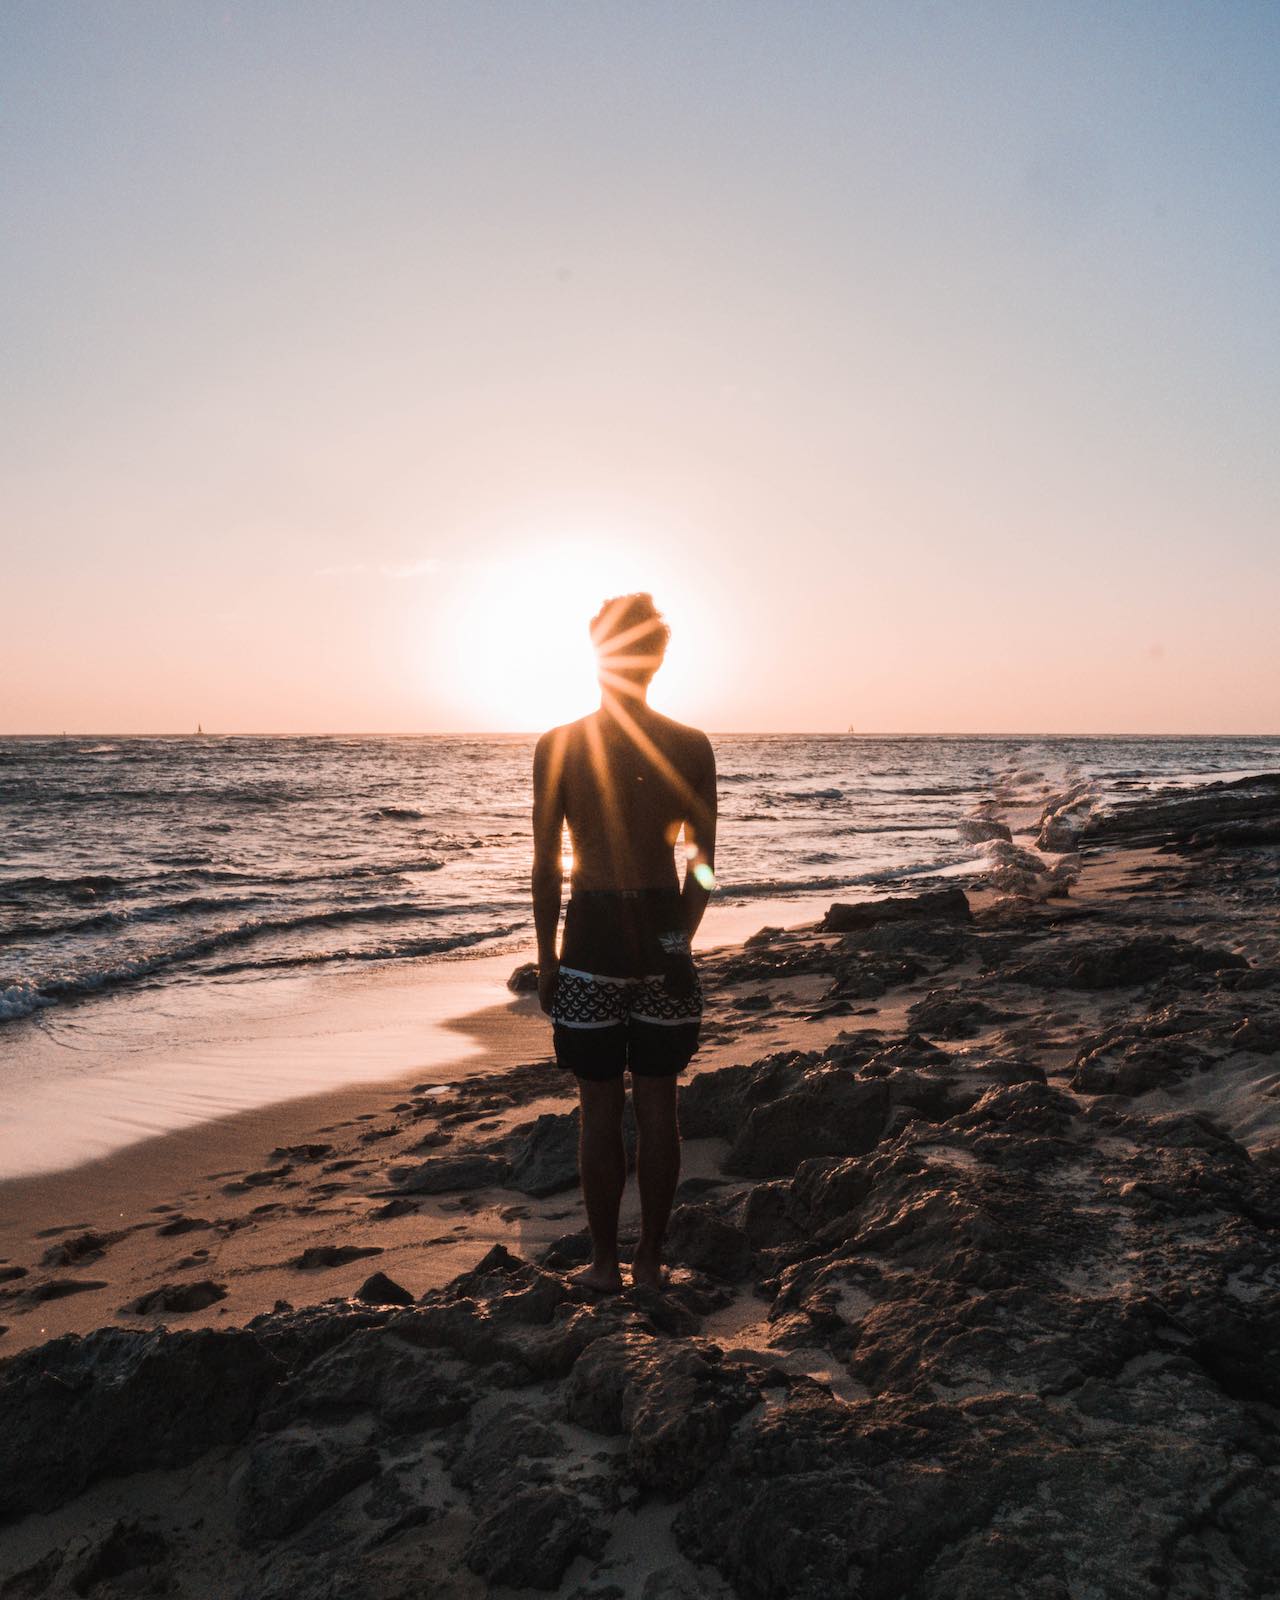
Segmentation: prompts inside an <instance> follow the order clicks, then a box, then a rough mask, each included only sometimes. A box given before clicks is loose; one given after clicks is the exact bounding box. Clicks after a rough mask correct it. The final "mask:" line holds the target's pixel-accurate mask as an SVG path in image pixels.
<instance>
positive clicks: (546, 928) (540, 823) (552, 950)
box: [533, 728, 564, 1012]
mask: <svg viewBox="0 0 1280 1600" xmlns="http://www.w3.org/2000/svg"><path fill="white" fill-rule="evenodd" d="M563 768H564V730H563V728H553V729H552V730H551V732H550V733H544V734H543V736H542V738H541V739H539V740H538V743H537V745H536V747H535V748H534V752H533V926H534V929H535V931H536V932H537V935H538V999H539V1001H540V1002H541V1005H542V1009H543V1010H544V1011H546V1012H550V1010H551V1002H552V1000H553V999H554V998H555V985H556V974H557V970H558V968H559V965H560V963H559V960H558V958H557V956H556V930H557V928H558V927H559V925H560V890H561V886H562V883H563V880H564V868H563V867H562V865H561V860H560V850H561V834H562V830H563V827H564V798H563V792H562V789H561V786H560V778H561V775H562V772H563Z"/></svg>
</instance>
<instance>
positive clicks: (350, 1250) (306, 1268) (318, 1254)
mask: <svg viewBox="0 0 1280 1600" xmlns="http://www.w3.org/2000/svg"><path fill="white" fill-rule="evenodd" d="M381 1254H382V1246H381V1245H380V1244H367V1245H355V1244H313V1245H311V1246H310V1247H309V1248H308V1249H306V1250H304V1251H303V1252H302V1254H301V1255H300V1256H294V1258H293V1260H292V1261H290V1262H288V1263H286V1264H287V1265H288V1266H291V1267H294V1268H296V1270H297V1271H299V1272H316V1271H318V1270H319V1269H320V1268H322V1267H344V1266H346V1264H347V1262H348V1261H359V1259H360V1258H361V1256H380V1255H381Z"/></svg>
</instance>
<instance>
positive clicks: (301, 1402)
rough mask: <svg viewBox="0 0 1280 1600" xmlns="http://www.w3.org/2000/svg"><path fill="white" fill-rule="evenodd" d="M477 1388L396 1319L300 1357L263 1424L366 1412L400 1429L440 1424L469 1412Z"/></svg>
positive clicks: (334, 1419) (334, 1418)
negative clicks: (417, 1341) (447, 1367)
mask: <svg viewBox="0 0 1280 1600" xmlns="http://www.w3.org/2000/svg"><path fill="white" fill-rule="evenodd" d="M475 1399H476V1391H475V1389H474V1387H473V1386H472V1385H471V1384H470V1383H469V1382H467V1381H464V1380H462V1379H460V1378H458V1377H456V1376H453V1375H451V1374H450V1373H449V1372H447V1371H446V1370H445V1367H444V1366H443V1365H442V1362H441V1359H440V1357H439V1355H438V1354H437V1353H436V1352H434V1351H431V1350H424V1349H423V1348H421V1346H419V1345H417V1344H415V1343H413V1342H411V1341H410V1340H407V1339H405V1338H402V1337H401V1333H400V1329H399V1327H398V1325H397V1323H396V1322H395V1321H391V1322H389V1323H383V1324H382V1325H381V1326H374V1327H364V1328H357V1329H355V1330H354V1331H353V1332H352V1333H351V1334H350V1336H349V1337H347V1338H345V1339H343V1340H342V1342H341V1343H340V1344H336V1345H334V1346H333V1347H332V1348H331V1349H329V1350H326V1351H325V1352H323V1354H321V1355H320V1356H319V1357H318V1358H317V1359H315V1360H314V1361H306V1362H300V1363H299V1364H298V1366H297V1367H296V1368H295V1371H294V1373H293V1376H292V1377H291V1378H290V1379H289V1382H288V1384H287V1385H285V1387H283V1388H282V1389H280V1390H278V1391H276V1393H275V1394H274V1395H273V1396H272V1398H271V1400H270V1403H269V1405H268V1406H267V1407H266V1408H265V1410H264V1412H263V1421H264V1425H266V1426H268V1427H275V1426H289V1425H290V1424H292V1423H294V1422H297V1421H298V1420H299V1419H300V1418H308V1419H313V1420H315V1419H318V1420H321V1421H325V1422H338V1421H344V1420H345V1419H347V1418H348V1417H351V1416H355V1415H358V1414H359V1413H360V1412H363V1411H369V1412H372V1413H373V1414H374V1415H375V1416H376V1417H378V1418H379V1419H380V1420H381V1421H382V1422H384V1423H385V1424H386V1425H387V1426H388V1427H389V1428H391V1429H392V1430H393V1431H395V1432H404V1431H409V1430H421V1429H422V1428H425V1427H442V1426H445V1425H447V1424H449V1423H452V1422H456V1421H458V1420H459V1419H460V1418H462V1417H465V1416H466V1414H467V1412H468V1411H469V1410H470V1409H471V1406H472V1405H473V1404H474V1402H475Z"/></svg>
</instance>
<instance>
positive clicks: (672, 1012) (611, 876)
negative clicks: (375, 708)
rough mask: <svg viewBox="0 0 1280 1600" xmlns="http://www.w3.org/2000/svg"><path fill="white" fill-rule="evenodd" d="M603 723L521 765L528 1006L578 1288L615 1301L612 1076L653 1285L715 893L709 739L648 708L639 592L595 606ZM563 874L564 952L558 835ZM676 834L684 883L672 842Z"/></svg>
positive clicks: (617, 1178) (620, 1162) (649, 633)
mask: <svg viewBox="0 0 1280 1600" xmlns="http://www.w3.org/2000/svg"><path fill="white" fill-rule="evenodd" d="M591 638H592V641H593V643H594V645H595V648H596V655H597V661H598V675H599V679H600V690H601V700H600V709H599V710H598V711H595V712H592V714H591V715H590V716H587V717H583V718H582V719H581V720H580V721H578V722H571V723H568V724H567V725H566V726H564V727H560V728H553V729H552V730H551V732H550V733H547V734H544V735H543V736H542V738H541V739H539V741H538V746H537V749H536V751H535V752H534V758H533V791H534V800H533V852H534V853H533V911H534V923H535V925H536V928H537V933H538V997H539V999H540V1001H541V1003H542V1009H543V1010H544V1011H546V1012H548V1013H550V1016H551V1019H552V1023H553V1030H552V1031H553V1034H554V1038H555V1050H556V1059H557V1061H558V1062H559V1063H560V1065H561V1066H562V1067H565V1068H567V1069H568V1070H570V1071H571V1072H573V1074H574V1075H575V1077H576V1078H577V1080H578V1096H579V1101H580V1104H581V1117H582V1122H581V1137H580V1142H579V1149H578V1164H579V1172H580V1174H581V1178H582V1197H583V1200H584V1202H585V1205H586V1211H587V1222H588V1225H589V1226H590V1229H591V1241H592V1246H593V1252H592V1259H591V1264H590V1266H588V1267H584V1268H583V1269H582V1270H581V1272H580V1273H579V1274H578V1279H579V1281H580V1282H582V1283H584V1284H586V1285H587V1286H588V1287H589V1288H592V1289H597V1290H601V1291H603V1292H606V1293H607V1292H617V1291H618V1290H620V1289H621V1288H622V1274H621V1271H620V1270H619V1263H618V1211H619V1207H620V1206H621V1203H622V1191H623V1188H624V1186H625V1184H626V1178H627V1159H626V1151H625V1149H624V1146H623V1138H622V1111H623V1105H624V1101H625V1090H624V1087H623V1074H624V1072H630V1074H631V1097H632V1102H633V1104H634V1107H635V1115H636V1129H637V1133H638V1145H637V1150H636V1178H637V1182H638V1185H639V1189H640V1240H639V1243H638V1244H637V1246H636V1252H635V1257H634V1259H633V1261H632V1263H631V1279H632V1282H633V1283H636V1284H645V1285H649V1286H651V1287H654V1288H658V1287H660V1286H661V1282H662V1241H663V1236H664V1235H665V1233H666V1228H667V1219H668V1217H669V1216H670V1214H671V1202H672V1199H673V1197H674V1195H675V1188H676V1181H677V1179H678V1178H679V1175H680V1129H679V1123H678V1121H677V1116H676V1079H677V1075H678V1074H679V1073H680V1071H681V1070H682V1068H684V1067H685V1066H686V1065H687V1064H688V1062H689V1059H690V1057H691V1056H692V1055H693V1053H694V1051H695V1050H696V1049H697V1047H698V1028H699V1023H700V1021H701V1016H702V993H701V990H700V988H699V984H698V976H697V972H696V971H695V969H694V964H693V957H692V955H691V953H690V948H689V943H690V939H691V938H692V936H693V934H694V932H695V931H696V929H697V927H698V924H699V922H701V920H702V913H703V912H704V911H705V910H706V906H707V900H708V899H709V897H710V894H711V889H712V887H713V886H714V883H715V877H714V872H713V868H714V856H715V836H716V769H715V758H714V756H713V755H712V752H711V743H710V740H708V738H707V736H706V734H704V733H699V732H698V730H697V729H696V728H687V727H685V726H684V725H683V724H682V723H679V722H672V721H671V719H670V718H669V717H664V716H660V715H659V714H658V712H656V711H654V710H652V709H651V707H650V706H649V703H648V698H647V697H648V690H649V681H650V679H651V678H652V677H653V675H654V673H655V672H656V671H657V670H658V668H659V667H660V666H661V665H662V657H663V654H664V652H665V650H666V647H667V641H668V639H669V638H670V629H669V628H668V627H667V624H666V623H665V621H664V620H663V618H662V616H661V614H660V613H659V612H658V611H657V609H656V608H655V606H654V603H653V600H652V599H651V598H650V596H649V595H647V594H631V595H623V596H620V597H619V598H617V599H614V600H607V601H606V602H605V604H604V605H603V607H602V608H601V610H600V612H599V614H598V615H597V616H596V617H595V618H594V619H593V621H592V623H591ZM566 822H567V823H568V825H569V836H570V839H571V841H572V845H573V875H572V880H571V883H570V896H569V903H568V906H567V908H566V911H565V927H564V941H563V947H562V949H561V951H560V954H559V955H558V956H557V954H556V930H557V926H558V924H559V921H560V892H561V880H562V871H561V830H562V826H563V824H564V823H566ZM681 829H683V831H684V850H685V855H686V858H687V870H686V872H685V877H684V883H683V885H681V883H680V880H679V875H678V873H677V870H676V862H675V846H676V841H677V839H678V837H679V835H680V832H681Z"/></svg>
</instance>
